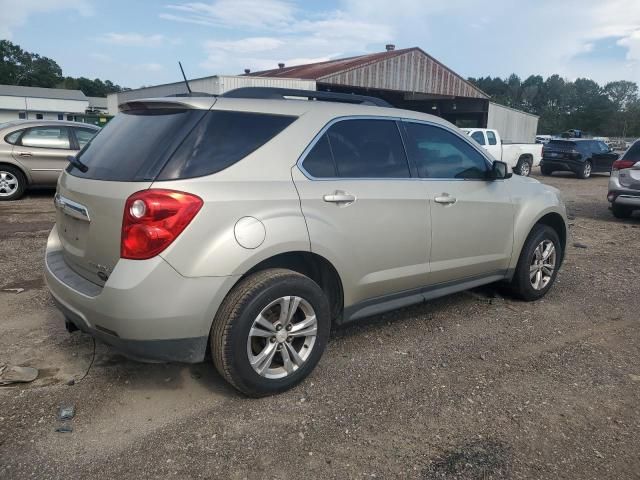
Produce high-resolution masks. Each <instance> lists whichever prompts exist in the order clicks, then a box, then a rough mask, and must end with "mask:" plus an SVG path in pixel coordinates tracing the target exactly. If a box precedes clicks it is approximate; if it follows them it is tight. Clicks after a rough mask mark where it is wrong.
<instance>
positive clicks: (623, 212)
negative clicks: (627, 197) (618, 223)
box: [611, 204, 633, 218]
mask: <svg viewBox="0 0 640 480" xmlns="http://www.w3.org/2000/svg"><path fill="white" fill-rule="evenodd" d="M611 211H612V212H613V216H614V217H616V218H629V217H631V215H632V214H633V209H631V208H629V207H624V206H622V205H616V204H613V205H611Z"/></svg>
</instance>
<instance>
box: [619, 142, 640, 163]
mask: <svg viewBox="0 0 640 480" xmlns="http://www.w3.org/2000/svg"><path fill="white" fill-rule="evenodd" d="M635 159H638V160H640V141H638V142H636V143H634V144H633V145H631V147H630V148H629V150H627V151H626V152H625V153H624V155H623V156H622V160H635Z"/></svg>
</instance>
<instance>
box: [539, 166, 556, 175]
mask: <svg viewBox="0 0 640 480" xmlns="http://www.w3.org/2000/svg"><path fill="white" fill-rule="evenodd" d="M540 172H541V173H542V175H551V174H552V173H553V170H552V169H551V168H549V167H545V166H541V167H540Z"/></svg>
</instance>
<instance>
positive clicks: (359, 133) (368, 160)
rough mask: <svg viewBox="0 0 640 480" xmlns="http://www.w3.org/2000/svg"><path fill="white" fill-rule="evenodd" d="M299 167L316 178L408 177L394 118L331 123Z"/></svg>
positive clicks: (404, 156)
mask: <svg viewBox="0 0 640 480" xmlns="http://www.w3.org/2000/svg"><path fill="white" fill-rule="evenodd" d="M307 162H308V163H307ZM303 166H304V168H305V170H306V171H307V172H308V173H309V174H311V175H313V176H314V177H317V178H331V177H336V176H337V177H339V178H408V177H410V176H411V175H410V173H409V164H408V163H407V158H406V155H405V153H404V147H403V145H402V138H401V137H400V132H399V131H398V127H397V125H396V122H395V121H394V120H368V119H367V120H359V119H358V120H342V121H340V122H337V123H334V124H333V125H331V127H329V129H328V130H327V131H326V133H325V134H324V135H323V136H322V137H321V138H320V139H319V140H318V142H317V143H316V145H315V146H314V148H313V149H312V150H311V151H310V152H309V155H307V157H306V158H305V161H304V163H303Z"/></svg>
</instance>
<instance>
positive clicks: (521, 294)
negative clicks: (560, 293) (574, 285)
mask: <svg viewBox="0 0 640 480" xmlns="http://www.w3.org/2000/svg"><path fill="white" fill-rule="evenodd" d="M561 258H562V246H561V244H560V239H559V237H558V234H557V233H556V231H555V230H554V229H553V228H551V227H549V226H547V225H536V226H535V227H533V229H532V230H531V233H529V237H528V238H527V241H526V242H525V244H524V247H522V252H521V253H520V258H519V259H518V265H517V267H516V272H515V274H514V276H513V280H512V281H511V285H510V287H511V291H512V293H513V294H514V295H515V296H517V297H518V298H520V299H522V300H525V301H528V302H529V301H532V300H538V299H539V298H542V297H543V296H545V295H546V293H547V292H548V291H549V289H550V288H551V286H552V285H553V283H554V282H555V279H556V275H557V274H558V268H560V259H561Z"/></svg>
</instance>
